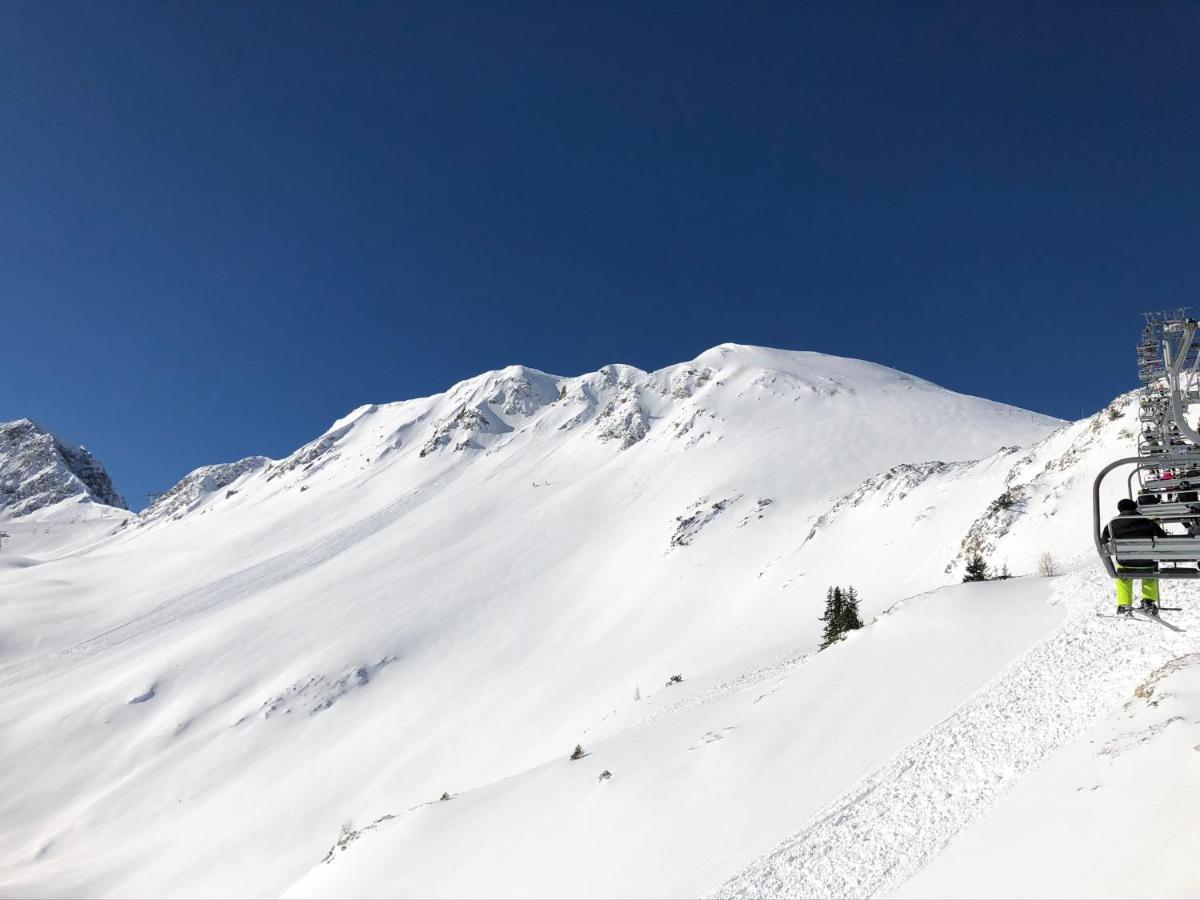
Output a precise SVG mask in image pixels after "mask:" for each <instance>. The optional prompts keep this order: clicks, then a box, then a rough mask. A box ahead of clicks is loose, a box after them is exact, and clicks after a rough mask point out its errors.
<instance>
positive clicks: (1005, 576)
mask: <svg viewBox="0 0 1200 900" xmlns="http://www.w3.org/2000/svg"><path fill="white" fill-rule="evenodd" d="M996 577H997V578H999V579H1000V580H1001V581H1006V580H1008V579H1009V578H1012V572H1010V571H1008V563H1005V564H1004V567H1003V568H1001V569H1000V574H999V575H997V576H996Z"/></svg>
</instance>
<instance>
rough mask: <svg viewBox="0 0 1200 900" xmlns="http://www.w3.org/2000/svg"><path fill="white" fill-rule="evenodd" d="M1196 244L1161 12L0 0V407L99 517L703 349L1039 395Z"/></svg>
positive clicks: (1100, 391)
mask: <svg viewBox="0 0 1200 900" xmlns="http://www.w3.org/2000/svg"><path fill="white" fill-rule="evenodd" d="M1198 247H1200V6H1198V5H1197V4H1195V3H1191V2H1184V0H1180V2H1172V3H1165V2H1164V3H1156V2H1145V3H1107V2H1089V3H1078V2H1071V3H1062V4H1057V3H1044V2H1039V3H1028V4H1022V3H1011V2H1005V3H982V2H956V3H938V2H932V0H930V2H917V3H913V2H900V0H896V2H892V3H872V2H860V3H853V4H846V3H816V2H804V3H779V4H775V3H752V4H734V3H724V4H716V3H701V2H682V3H662V2H652V3H621V2H612V3H584V2H552V3H539V4H526V3H509V2H498V0H486V2H478V3H453V2H438V3H411V4H405V3H399V2H395V3H320V4H305V3H294V2H293V3H271V2H257V3H249V4H239V3H217V2H213V3H170V2H164V3H134V2H113V3H73V2H66V0H62V2H40V3H27V2H14V0H7V2H5V3H3V4H0V337H2V342H0V347H2V348H3V349H2V352H0V420H3V419H12V418H18V417H21V416H29V417H31V418H34V419H37V420H39V421H41V422H43V423H44V424H46V425H47V426H49V427H51V428H53V429H55V430H56V431H58V432H59V433H61V434H62V435H63V436H65V437H68V438H70V439H73V440H76V441H80V442H83V443H85V444H87V445H88V446H90V447H91V448H92V449H93V450H94V451H95V452H96V453H97V455H98V456H99V457H100V458H101V459H102V460H103V461H104V462H105V463H106V465H107V466H108V467H109V469H110V470H111V471H112V473H113V476H114V479H115V480H116V481H117V484H118V487H119V488H120V489H121V490H123V491H124V492H125V493H126V494H127V496H128V498H129V499H130V501H131V502H132V503H133V504H134V505H135V506H138V505H141V504H142V503H143V502H144V500H143V496H142V495H144V494H145V493H146V492H147V491H152V490H162V489H165V488H166V487H168V486H169V485H170V484H171V483H173V482H174V481H175V480H176V479H178V478H179V477H181V476H182V475H183V474H185V473H186V472H187V471H188V470H190V469H192V468H194V467H195V466H198V465H202V464H206V463H212V462H222V461H227V460H231V459H235V458H238V457H240V456H244V455H248V454H251V453H264V454H267V455H272V456H281V455H284V454H286V453H288V452H290V451H291V450H293V449H295V448H296V447H297V446H299V445H300V444H302V443H303V442H305V441H307V440H309V439H311V438H313V437H315V436H316V435H317V434H319V433H320V432H321V431H322V430H323V429H324V428H325V427H326V426H327V425H328V424H329V423H330V422H331V421H332V420H333V419H335V418H337V417H339V416H341V415H342V414H344V413H345V412H347V411H348V410H349V409H351V408H353V407H355V406H357V405H359V404H361V403H365V402H384V401H389V400H397V399H403V398H407V397H412V396H420V395H424V394H429V393H434V392H437V391H440V390H443V389H445V388H446V387H448V386H449V385H450V384H452V383H453V382H455V381H457V380H460V379H462V378H465V377H469V376H471V375H473V374H476V373H478V372H480V371H483V370H485V369H490V368H496V367H499V366H503V365H506V364H509V363H513V362H520V363H525V364H528V365H532V366H535V367H537V368H541V369H545V370H547V371H551V372H556V373H560V374H576V373H579V372H583V371H588V370H592V369H595V368H597V367H598V366H600V365H603V364H605V363H609V362H626V363H630V364H633V365H637V366H640V367H642V368H647V369H652V368H657V367H659V366H663V365H667V364H670V363H673V362H678V361H682V360H685V359H690V358H692V357H693V356H695V355H696V354H698V353H699V352H701V351H702V350H704V349H706V348H707V347H710V346H712V345H714V344H718V343H721V342H723V341H737V342H742V343H753V344H765V345H769V346H775V347H786V348H793V349H811V350H819V351H823V352H828V353H835V354H841V355H848V356H857V357H861V358H866V359H871V360H874V361H877V362H881V363H885V364H887V365H891V366H895V367H897V368H899V369H903V370H905V371H908V372H911V373H914V374H916V375H920V376H922V377H925V378H929V379H931V380H933V381H936V382H938V383H940V384H943V385H945V386H947V387H950V388H953V389H956V390H960V391H964V392H968V393H973V394H979V395H982V396H986V397H989V398H993V399H997V400H1002V401H1006V402H1009V403H1014V404H1017V405H1020V406H1024V407H1027V408H1031V409H1035V410H1039V411H1042V412H1046V413H1050V414H1053V415H1058V416H1062V417H1072V418H1073V417H1077V416H1078V415H1080V413H1081V412H1091V411H1093V410H1094V409H1096V408H1098V407H1099V406H1101V405H1102V404H1104V403H1106V402H1107V401H1108V400H1109V399H1110V398H1111V397H1112V396H1113V395H1114V394H1116V393H1118V392H1120V391H1122V390H1127V389H1129V388H1131V387H1133V386H1134V384H1135V379H1134V360H1133V345H1134V341H1135V339H1136V336H1137V331H1138V328H1139V321H1140V313H1141V312H1142V311H1143V310H1147V309H1157V308H1162V307H1167V306H1175V305H1186V304H1189V303H1193V304H1195V305H1196V306H1200V301H1198V300H1197V290H1198V286H1200V253H1197V248H1198Z"/></svg>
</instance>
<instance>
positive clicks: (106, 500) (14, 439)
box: [0, 419, 126, 517]
mask: <svg viewBox="0 0 1200 900" xmlns="http://www.w3.org/2000/svg"><path fill="white" fill-rule="evenodd" d="M72 498H79V499H82V500H85V501H90V502H95V503H102V504H104V505H105V506H113V507H117V508H119V509H125V508H126V506H125V500H124V498H123V497H122V496H121V495H120V494H118V493H117V491H116V489H115V488H114V487H113V483H112V479H111V478H110V477H109V475H108V472H106V471H105V469H104V466H102V465H101V464H100V461H99V460H97V459H96V458H95V457H94V456H93V455H92V453H91V451H90V450H88V449H87V448H86V447H81V446H77V445H75V444H71V443H68V442H67V441H64V440H62V439H61V438H59V437H57V436H56V435H54V434H52V433H51V432H49V431H47V430H46V429H45V428H42V427H41V426H40V425H38V424H37V423H35V422H32V421H31V420H29V419H17V420H16V421H15V422H4V423H2V424H0V514H7V515H9V516H11V517H17V516H24V515H28V514H29V513H31V512H34V511H36V510H39V509H42V508H44V507H47V506H51V505H53V504H55V503H61V502H62V501H64V500H70V499H72Z"/></svg>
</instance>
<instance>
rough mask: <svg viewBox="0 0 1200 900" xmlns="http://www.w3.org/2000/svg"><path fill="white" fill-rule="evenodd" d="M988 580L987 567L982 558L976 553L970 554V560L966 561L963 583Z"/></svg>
mask: <svg viewBox="0 0 1200 900" xmlns="http://www.w3.org/2000/svg"><path fill="white" fill-rule="evenodd" d="M987 580H988V565H987V562H985V561H984V558H983V556H982V555H981V554H980V553H978V552H976V553H973V554H971V558H970V559H968V560H967V574H965V575H964V576H963V581H987Z"/></svg>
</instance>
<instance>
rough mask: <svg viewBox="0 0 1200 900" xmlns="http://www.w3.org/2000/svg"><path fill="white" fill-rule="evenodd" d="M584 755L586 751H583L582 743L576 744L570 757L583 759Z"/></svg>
mask: <svg viewBox="0 0 1200 900" xmlns="http://www.w3.org/2000/svg"><path fill="white" fill-rule="evenodd" d="M585 756H587V753H586V752H584V749H583V744H576V745H575V749H574V750H572V751H571V759H583V758H584V757H585Z"/></svg>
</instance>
